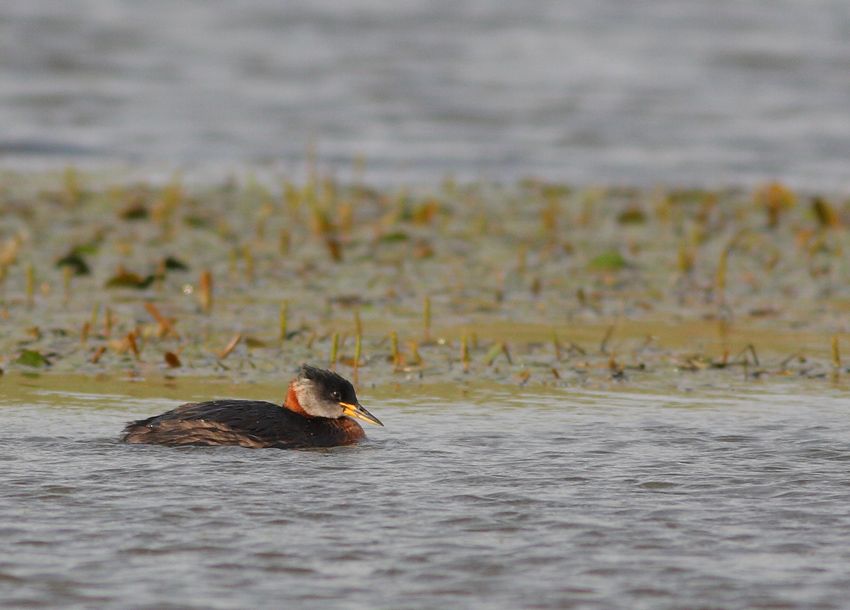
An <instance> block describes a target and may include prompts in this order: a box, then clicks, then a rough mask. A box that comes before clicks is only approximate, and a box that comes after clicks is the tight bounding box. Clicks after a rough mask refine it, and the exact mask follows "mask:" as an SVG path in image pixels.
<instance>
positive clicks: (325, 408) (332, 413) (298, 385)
mask: <svg viewBox="0 0 850 610" xmlns="http://www.w3.org/2000/svg"><path fill="white" fill-rule="evenodd" d="M293 389H294V390H295V396H296V397H297V398H298V404H300V405H301V408H302V409H304V411H305V412H306V413H307V414H309V415H313V416H317V417H339V416H340V415H342V408H341V407H340V406H339V405H338V404H335V403H329V402H327V401H326V400H324V399H322V397H321V396H319V391H318V388H316V385H315V384H314V383H313V381H312V380H310V379H305V378H301V379H298V380H297V381H295V383H294V384H293Z"/></svg>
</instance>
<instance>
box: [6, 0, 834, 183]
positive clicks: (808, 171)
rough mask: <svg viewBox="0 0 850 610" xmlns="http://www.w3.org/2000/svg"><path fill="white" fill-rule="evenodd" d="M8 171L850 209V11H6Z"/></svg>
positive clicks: (479, 7)
mask: <svg viewBox="0 0 850 610" xmlns="http://www.w3.org/2000/svg"><path fill="white" fill-rule="evenodd" d="M0 126H2V127H0V166H5V167H16V168H21V167H23V168H37V167H42V166H43V165H51V164H52V165H60V166H62V165H64V164H67V163H78V164H84V165H85V164H93V165H107V166H108V165H120V164H125V165H130V166H135V167H142V166H155V165H157V164H159V165H165V166H169V167H185V168H204V167H207V168H211V167H222V166H225V167H236V166H246V165H248V166H251V165H253V166H263V165H269V166H280V167H283V168H284V169H285V170H290V169H292V168H297V167H299V164H300V163H302V162H303V159H304V157H305V151H306V150H307V149H308V148H309V147H310V145H311V142H312V143H315V146H316V148H317V150H318V154H319V157H320V158H321V160H322V162H323V164H324V166H325V167H326V168H330V169H333V170H334V171H337V172H338V173H339V175H340V176H341V177H345V176H346V175H350V171H351V167H352V163H353V160H354V159H356V158H357V157H358V156H363V157H364V158H365V159H366V160H367V174H366V175H367V177H368V178H370V179H373V180H377V181H384V182H397V181H415V182H432V181H434V180H438V179H440V178H442V177H444V176H445V175H446V174H447V173H452V174H454V175H455V176H458V177H461V178H485V179H497V180H513V179H515V178H518V177H522V176H527V175H537V176H543V177H547V178H552V179H558V180H567V181H575V182H581V183H640V184H644V183H654V182H659V181H662V182H669V183H677V184H705V185H713V186H718V185H721V184H749V183H753V182H756V181H761V180H764V179H768V178H775V177H779V178H781V179H783V180H785V181H787V182H789V183H791V184H793V185H797V186H806V187H809V188H816V189H845V188H847V187H850V178H848V172H847V161H848V158H850V7H848V5H847V3H846V2H843V1H842V0H775V1H773V2H741V1H740V0H713V1H712V2H681V1H674V0H643V1H641V2H632V1H630V0H608V1H601V2H600V1H599V0H576V1H571V2H561V1H558V0H530V1H527V2H516V3H508V2H497V1H495V0H451V1H448V0H430V1H427V2H426V1H424V0H419V1H414V0H405V1H392V2H389V1H386V0H355V1H352V2H342V3H341V2H336V1H334V0H288V1H283V2H282V1H280V0H242V1H240V2H224V1H213V0H186V1H183V2H179V3H177V2H170V1H166V0H148V1H146V2H133V1H131V0H66V1H64V2H54V1H53V0H27V2H4V3H0Z"/></svg>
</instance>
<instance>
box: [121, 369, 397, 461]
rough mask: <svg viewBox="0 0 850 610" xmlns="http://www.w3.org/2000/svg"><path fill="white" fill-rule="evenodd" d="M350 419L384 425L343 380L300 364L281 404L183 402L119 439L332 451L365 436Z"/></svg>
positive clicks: (138, 424) (132, 427)
mask: <svg viewBox="0 0 850 610" xmlns="http://www.w3.org/2000/svg"><path fill="white" fill-rule="evenodd" d="M355 419H359V420H362V421H367V422H369V423H372V424H377V425H379V426H383V425H384V424H382V423H381V422H380V421H379V420H378V418H377V417H375V416H374V415H372V414H371V413H369V411H367V410H366V409H365V408H364V407H363V405H361V404H360V402H359V401H358V400H357V395H356V394H355V392H354V386H352V385H351V383H350V382H349V381H348V380H347V379H345V378H344V377H341V376H340V375H337V374H336V373H334V372H332V371H327V370H324V369H320V368H316V367H313V366H309V365H306V364H305V365H302V366H301V368H300V370H299V371H298V375H297V376H296V377H295V379H293V380H292V382H290V384H289V389H288V391H287V394H286V399H285V400H284V401H283V405H277V404H274V403H271V402H265V401H256V400H213V401H209V402H193V403H188V404H185V405H182V406H179V407H177V408H176V409H172V410H171V411H167V412H165V413H162V414H161V415H156V416H154V417H149V418H148V419H140V420H138V421H134V422H130V423H129V424H127V426H126V427H125V428H124V436H123V437H122V439H121V440H123V441H124V442H126V443H148V444H154V445H171V446H179V445H239V446H241V447H277V448H279V449H297V448H305V447H335V446H338V445H351V444H353V443H356V442H357V441H359V440H361V439H363V438H365V436H366V434H365V433H364V432H363V428H361V427H360V424H358V423H357V422H356V421H354V420H355Z"/></svg>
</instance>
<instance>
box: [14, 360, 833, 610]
mask: <svg viewBox="0 0 850 610" xmlns="http://www.w3.org/2000/svg"><path fill="white" fill-rule="evenodd" d="M4 383H5V388H6V391H5V393H3V394H2V396H0V431H1V432H0V460H2V462H3V464H2V469H0V473H2V474H0V479H1V480H2V485H0V547H2V548H3V549H4V550H5V552H4V553H3V556H2V558H0V600H2V602H3V603H4V604H6V605H9V606H15V607H24V606H27V607H43V606H60V605H61V606H63V607H75V606H76V607H84V606H92V605H97V606H98V607H115V608H118V607H126V606H127V605H128V604H131V605H133V607H139V608H153V607H157V608H167V607H180V608H188V607H197V608H244V607H255V608H260V607H282V606H287V605H291V606H297V607H301V608H326V607H343V608H378V607H386V608H390V607H391V608H424V607H470V608H471V607H480V608H516V607H528V608H531V607H534V608H567V607H577V608H611V607H628V608H672V607H689V608H692V607H725V608H734V607H740V608H743V607H764V608H772V607H782V608H787V607H792V608H840V607H844V606H845V602H846V597H847V595H848V593H850V579H848V578H847V576H848V574H847V569H846V566H847V565H850V550H848V549H850V508H848V507H850V485H848V480H847V474H846V473H847V464H848V460H850V446H848V440H847V439H848V438H850V419H848V418H847V410H848V407H850V399H848V397H847V395H846V392H844V391H842V390H840V389H837V388H836V389H831V390H826V391H823V392H821V393H820V394H812V393H811V389H808V390H807V389H806V388H797V387H796V386H794V385H793V384H787V385H785V386H782V387H780V386H768V387H759V386H754V387H753V388H752V389H750V390H746V389H744V390H736V391H734V392H733V391H719V390H716V391H710V392H707V393H699V394H696V393H687V392H683V393H680V394H678V395H675V396H663V395H656V394H652V393H640V394H639V393H628V392H625V393H624V392H590V391H570V392H554V393H553V392H539V393H517V392H509V391H507V390H504V391H499V392H488V391H485V390H475V391H472V392H471V393H470V394H469V395H468V397H467V398H465V399H459V398H457V397H455V398H441V397H440V396H439V395H438V394H437V393H432V392H429V390H428V389H427V388H426V389H423V390H421V392H422V397H421V398H419V399H417V400H412V399H409V398H399V397H395V398H393V397H392V396H391V392H390V391H389V390H388V389H387V388H383V389H376V390H374V391H370V390H368V389H366V390H364V391H363V392H362V393H361V394H362V399H363V401H364V403H365V404H367V405H368V407H369V408H370V409H371V410H372V411H373V412H374V413H376V414H377V415H378V416H379V417H381V419H382V420H383V421H384V422H385V424H386V428H383V429H376V428H370V430H369V433H370V440H369V441H368V442H367V443H365V444H363V445H362V446H359V447H354V448H340V449H333V450H319V451H280V450H249V449H241V448H184V449H168V448H161V447H148V446H127V445H123V444H120V443H118V442H116V437H117V435H118V432H119V430H120V428H121V426H122V424H123V423H124V422H125V421H126V420H128V419H131V418H136V417H139V416H143V415H148V414H152V413H155V412H158V411H161V410H164V409H166V408H168V407H171V406H173V405H174V404H176V401H175V400H174V398H173V397H174V396H175V395H177V394H180V392H181V388H180V387H178V388H176V389H162V388H160V389H157V388H151V387H144V386H142V385H141V384H135V385H134V384H125V385H126V387H127V392H125V393H121V392H118V391H117V390H116V388H120V384H113V385H109V386H102V385H101V386H98V385H97V382H90V383H89V386H90V387H89V388H88V389H87V390H86V389H85V388H83V391H81V392H77V393H69V392H64V391H57V390H50V389H44V388H43V387H40V386H41V384H40V383H39V382H38V380H27V379H26V378H16V379H15V380H13V379H11V378H9V377H7V378H6V379H5V380H4ZM16 384H17V385H16ZM246 387H247V386H246ZM249 389H250V388H249ZM183 391H184V392H186V393H188V394H191V396H188V397H189V398H194V397H195V393H199V392H200V391H201V390H200V389H198V388H195V389H191V390H190V389H184V390H183ZM207 391H209V388H207ZM226 392H227V393H230V392H231V389H227V390H226ZM258 392H259V390H258V389H257V388H254V389H253V390H251V391H250V392H249V393H250V394H252V395H253V394H256V393H258ZM244 393H245V392H243V394H244ZM370 395H371V397H370ZM157 396H158V397H157ZM163 396H168V398H163Z"/></svg>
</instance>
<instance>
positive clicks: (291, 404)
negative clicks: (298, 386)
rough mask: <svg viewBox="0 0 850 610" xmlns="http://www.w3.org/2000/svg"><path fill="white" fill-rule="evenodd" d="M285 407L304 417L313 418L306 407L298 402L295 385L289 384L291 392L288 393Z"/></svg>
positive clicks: (284, 403) (284, 402)
mask: <svg viewBox="0 0 850 610" xmlns="http://www.w3.org/2000/svg"><path fill="white" fill-rule="evenodd" d="M283 406H284V407H285V408H287V409H289V410H290V411H294V412H295V413H298V414H299V415H303V416H304V417H311V416H310V414H309V413H307V411H305V410H304V407H302V406H301V403H300V402H298V395H297V394H296V393H295V386H294V384H289V391H288V392H287V393H286V400H284V401H283Z"/></svg>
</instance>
